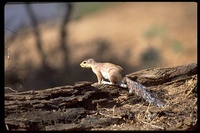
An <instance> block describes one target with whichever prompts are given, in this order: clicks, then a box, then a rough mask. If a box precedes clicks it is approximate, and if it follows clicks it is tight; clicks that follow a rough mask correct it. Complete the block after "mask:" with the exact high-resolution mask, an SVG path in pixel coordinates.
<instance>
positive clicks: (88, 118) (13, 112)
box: [4, 63, 197, 131]
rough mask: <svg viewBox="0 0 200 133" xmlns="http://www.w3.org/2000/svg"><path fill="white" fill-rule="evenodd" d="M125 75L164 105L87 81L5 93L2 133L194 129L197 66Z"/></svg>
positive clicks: (119, 89) (122, 90)
mask: <svg viewBox="0 0 200 133" xmlns="http://www.w3.org/2000/svg"><path fill="white" fill-rule="evenodd" d="M126 76H127V77H129V78H130V79H132V80H134V81H136V82H138V83H141V84H142V85H144V86H146V87H147V89H148V91H149V92H151V93H152V94H153V95H154V96H155V97H157V98H159V99H162V100H164V101H165V102H166V104H165V105H164V106H163V107H162V108H159V107H157V106H154V105H152V104H149V103H147V102H146V101H145V100H143V99H142V98H141V97H139V96H138V95H135V94H134V93H133V94H129V92H128V89H124V88H120V87H118V86H113V85H100V84H96V83H95V84H93V83H92V82H87V81H85V82H78V83H75V85H74V86H60V87H55V88H49V89H45V90H38V91H26V92H12V93H5V107H4V108H5V129H7V130H48V131H53V130H60V131H75V130H197V63H192V64H188V65H182V66H177V67H170V68H151V69H145V70H141V71H137V72H134V73H131V74H128V75H126Z"/></svg>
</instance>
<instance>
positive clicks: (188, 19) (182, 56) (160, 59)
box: [4, 2, 197, 91]
mask: <svg viewBox="0 0 200 133" xmlns="http://www.w3.org/2000/svg"><path fill="white" fill-rule="evenodd" d="M4 13H5V14H4V17H5V18H4V29H5V32H4V38H5V42H4V48H5V49H4V50H5V52H4V53H5V54H4V66H5V70H4V71H5V86H6V87H11V88H12V89H14V90H17V91H25V90H39V89H46V88H50V87H55V86H63V85H73V84H74V83H75V82H80V81H92V82H96V81H97V79H96V76H95V74H93V72H92V71H91V70H90V69H83V68H81V67H80V65H79V64H80V63H81V62H82V61H83V60H84V59H87V58H94V59H95V60H96V61H100V62H112V63H115V64H118V65H120V66H122V67H123V68H124V72H125V74H129V73H132V72H135V71H138V70H141V69H146V68H152V67H172V66H178V65H184V64H189V63H193V62H197V3H195V2H75V3H31V4H24V3H7V4H6V5H5V7H4Z"/></svg>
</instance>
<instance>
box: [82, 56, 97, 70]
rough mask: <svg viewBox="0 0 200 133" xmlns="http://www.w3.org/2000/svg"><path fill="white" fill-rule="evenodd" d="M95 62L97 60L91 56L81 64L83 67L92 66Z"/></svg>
mask: <svg viewBox="0 0 200 133" xmlns="http://www.w3.org/2000/svg"><path fill="white" fill-rule="evenodd" d="M94 64H95V60H94V59H92V58H90V59H87V60H84V61H83V62H81V64H80V66H81V67H82V68H91V67H92V66H93V65H94Z"/></svg>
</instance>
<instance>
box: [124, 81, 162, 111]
mask: <svg viewBox="0 0 200 133" xmlns="http://www.w3.org/2000/svg"><path fill="white" fill-rule="evenodd" d="M125 80H126V83H127V86H128V89H129V93H133V91H134V93H135V94H136V95H138V96H141V97H142V98H144V99H145V100H146V101H147V102H149V103H151V104H154V105H156V106H158V107H163V106H164V104H165V103H164V102H162V101H160V100H159V99H157V98H155V97H153V96H152V94H151V93H150V92H148V91H147V89H146V87H145V86H143V85H142V84H140V83H138V82H135V81H133V80H131V79H129V78H128V77H126V79H125Z"/></svg>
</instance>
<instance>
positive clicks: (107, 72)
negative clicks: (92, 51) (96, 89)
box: [80, 59, 123, 84]
mask: <svg viewBox="0 0 200 133" xmlns="http://www.w3.org/2000/svg"><path fill="white" fill-rule="evenodd" d="M80 66H81V67H82V68H91V69H92V71H93V72H94V73H95V74H96V76H97V80H98V83H101V81H102V79H103V78H104V79H108V80H109V81H110V82H111V83H112V84H117V83H120V82H121V81H122V78H123V69H122V68H121V67H120V66H118V65H115V64H112V63H107V62H106V63H99V62H96V61H95V60H94V59H87V60H84V61H83V62H82V63H81V64H80Z"/></svg>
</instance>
